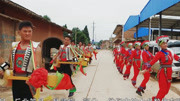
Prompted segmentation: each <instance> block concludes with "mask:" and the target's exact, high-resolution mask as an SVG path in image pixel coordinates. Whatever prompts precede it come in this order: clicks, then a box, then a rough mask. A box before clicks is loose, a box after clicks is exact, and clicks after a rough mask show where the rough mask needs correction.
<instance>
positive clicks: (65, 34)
mask: <svg viewBox="0 0 180 101" xmlns="http://www.w3.org/2000/svg"><path fill="white" fill-rule="evenodd" d="M63 27H64V28H67V25H66V24H65V25H64V26H63ZM67 35H68V32H66V31H64V32H63V36H67Z"/></svg>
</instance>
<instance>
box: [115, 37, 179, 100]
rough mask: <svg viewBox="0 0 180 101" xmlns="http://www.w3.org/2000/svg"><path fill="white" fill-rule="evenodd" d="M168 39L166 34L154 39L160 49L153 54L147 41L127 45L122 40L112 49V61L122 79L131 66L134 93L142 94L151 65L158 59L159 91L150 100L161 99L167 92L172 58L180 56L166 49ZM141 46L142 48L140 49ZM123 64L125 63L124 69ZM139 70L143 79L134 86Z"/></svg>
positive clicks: (176, 58) (125, 77)
mask: <svg viewBox="0 0 180 101" xmlns="http://www.w3.org/2000/svg"><path fill="white" fill-rule="evenodd" d="M168 41H169V37H168V36H160V37H158V38H157V39H156V43H157V44H158V45H159V47H160V48H161V50H160V51H159V52H158V53H157V54H156V55H155V56H153V55H152V54H151V52H150V51H149V41H144V42H142V43H141V42H139V41H136V42H134V43H127V45H126V44H125V42H124V41H123V42H121V43H120V47H116V48H115V49H114V50H113V54H114V62H115V64H116V66H117V69H118V71H119V73H120V74H122V75H123V77H124V80H126V79H128V78H129V75H130V69H131V67H132V66H133V70H134V76H133V78H132V79H131V83H132V85H133V86H134V87H135V88H136V89H137V91H136V93H137V94H138V95H140V96H142V93H144V90H145V89H146V84H147V83H148V81H149V78H150V73H151V72H152V70H151V67H152V65H154V64H155V63H156V62H157V61H159V63H160V69H159V72H158V74H157V78H158V83H159V91H158V93H157V95H156V96H153V97H152V101H156V100H158V101H162V100H163V98H164V97H165V96H166V95H167V94H168V92H169V89H170V86H171V81H172V62H173V59H175V60H176V61H179V62H180V57H179V56H177V55H176V54H173V53H171V51H169V50H168V49H167V46H168ZM126 46H127V48H128V49H127V50H126V49H125V47H126ZM133 47H134V49H133ZM141 47H142V48H143V50H141ZM124 65H126V70H124ZM123 70H124V71H123ZM140 70H141V71H142V73H143V76H144V79H143V81H142V82H141V84H140V86H139V87H136V80H137V76H138V75H139V72H140Z"/></svg>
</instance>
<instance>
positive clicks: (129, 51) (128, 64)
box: [123, 43, 133, 80]
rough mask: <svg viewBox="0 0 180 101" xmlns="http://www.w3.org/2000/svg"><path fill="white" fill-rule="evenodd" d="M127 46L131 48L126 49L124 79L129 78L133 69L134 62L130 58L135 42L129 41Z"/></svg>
mask: <svg viewBox="0 0 180 101" xmlns="http://www.w3.org/2000/svg"><path fill="white" fill-rule="evenodd" d="M127 47H128V48H129V49H128V50H127V51H126V56H125V58H126V71H125V73H124V75H123V77H124V80H126V79H128V78H129V75H130V70H131V67H132V62H130V61H129V59H130V57H131V55H132V51H133V50H132V49H133V43H128V44H127Z"/></svg>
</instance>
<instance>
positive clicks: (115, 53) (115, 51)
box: [113, 48, 118, 56]
mask: <svg viewBox="0 0 180 101" xmlns="http://www.w3.org/2000/svg"><path fill="white" fill-rule="evenodd" d="M113 54H114V56H116V55H118V50H117V48H115V49H114V51H113Z"/></svg>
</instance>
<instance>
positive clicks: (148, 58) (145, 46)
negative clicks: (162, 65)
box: [136, 41, 154, 96]
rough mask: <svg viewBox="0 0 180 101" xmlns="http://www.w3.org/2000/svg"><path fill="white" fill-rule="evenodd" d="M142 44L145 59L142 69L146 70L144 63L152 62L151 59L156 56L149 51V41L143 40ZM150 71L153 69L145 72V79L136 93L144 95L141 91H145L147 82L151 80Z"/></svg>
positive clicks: (143, 58)
mask: <svg viewBox="0 0 180 101" xmlns="http://www.w3.org/2000/svg"><path fill="white" fill-rule="evenodd" d="M141 46H142V48H143V49H144V50H143V52H142V60H143V64H142V70H145V69H146V68H144V67H145V66H144V65H145V64H147V63H150V61H151V60H152V59H153V58H154V56H153V55H152V54H151V52H149V41H143V43H142V44H141ZM150 72H151V69H148V70H147V71H146V72H144V74H143V75H144V79H143V81H142V83H141V85H140V86H139V87H138V89H137V91H136V93H137V94H138V95H140V96H142V94H141V92H142V93H144V90H145V89H146V84H147V82H148V81H149V77H150V76H151V74H150Z"/></svg>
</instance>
